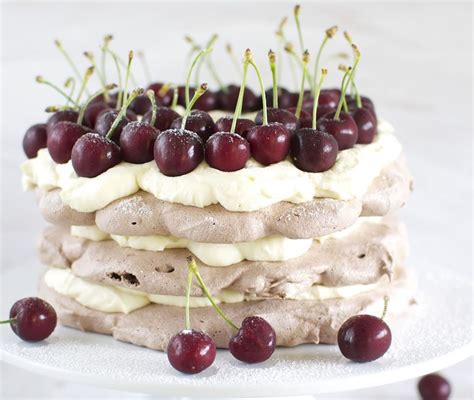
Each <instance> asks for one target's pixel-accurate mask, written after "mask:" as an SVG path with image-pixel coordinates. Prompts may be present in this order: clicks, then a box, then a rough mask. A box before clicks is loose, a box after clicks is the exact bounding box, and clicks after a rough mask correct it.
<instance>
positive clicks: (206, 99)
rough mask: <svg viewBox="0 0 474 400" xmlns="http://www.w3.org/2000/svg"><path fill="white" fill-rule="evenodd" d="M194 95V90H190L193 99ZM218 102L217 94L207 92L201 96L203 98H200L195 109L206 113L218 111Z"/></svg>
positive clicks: (210, 91)
mask: <svg viewBox="0 0 474 400" xmlns="http://www.w3.org/2000/svg"><path fill="white" fill-rule="evenodd" d="M193 95H194V90H190V97H191V98H192V97H193ZM218 101H219V99H218V95H217V93H216V92H213V91H212V90H207V91H206V92H204V93H203V94H202V95H201V97H199V99H197V101H196V103H195V104H194V108H195V109H196V110H201V111H206V112H207V111H212V110H216V109H217V108H218Z"/></svg>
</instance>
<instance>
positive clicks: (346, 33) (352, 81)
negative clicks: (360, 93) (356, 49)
mask: <svg viewBox="0 0 474 400" xmlns="http://www.w3.org/2000/svg"><path fill="white" fill-rule="evenodd" d="M344 38H345V39H346V41H347V42H348V43H349V44H350V45H351V46H352V45H353V44H354V42H353V41H352V37H351V35H350V34H349V32H347V31H344ZM354 81H355V73H354V79H351V94H353V93H354V92H356V90H357V89H356V87H355V82H354Z"/></svg>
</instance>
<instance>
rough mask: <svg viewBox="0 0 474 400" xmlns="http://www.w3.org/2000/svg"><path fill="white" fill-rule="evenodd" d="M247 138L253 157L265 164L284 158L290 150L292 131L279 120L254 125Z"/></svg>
mask: <svg viewBox="0 0 474 400" xmlns="http://www.w3.org/2000/svg"><path fill="white" fill-rule="evenodd" d="M247 140H248V142H249V143H250V152H251V154H252V157H253V158H255V160H257V161H258V162H259V163H261V164H263V165H270V164H275V163H277V162H280V161H282V160H284V159H285V158H286V156H287V155H288V152H289V150H290V132H289V131H288V129H286V128H285V126H284V125H283V124H280V123H279V122H273V123H271V124H268V125H257V126H254V127H253V128H252V129H250V131H249V132H248V134H247Z"/></svg>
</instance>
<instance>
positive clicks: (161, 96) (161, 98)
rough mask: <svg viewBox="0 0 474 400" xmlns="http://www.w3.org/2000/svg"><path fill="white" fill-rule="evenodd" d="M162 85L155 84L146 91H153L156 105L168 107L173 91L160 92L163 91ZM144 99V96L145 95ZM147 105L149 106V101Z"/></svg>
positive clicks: (169, 89) (171, 100)
mask: <svg viewBox="0 0 474 400" xmlns="http://www.w3.org/2000/svg"><path fill="white" fill-rule="evenodd" d="M164 85H165V84H164V83H160V82H155V83H152V84H150V85H149V86H148V88H147V90H153V91H154V92H155V96H156V97H155V99H156V104H158V105H159V106H163V107H169V106H170V105H171V103H172V102H173V95H174V93H173V89H171V88H168V90H166V91H165V92H164V93H162V92H161V89H163V86H164ZM145 97H146V95H145ZM148 104H150V100H148Z"/></svg>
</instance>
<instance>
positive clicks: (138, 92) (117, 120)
mask: <svg viewBox="0 0 474 400" xmlns="http://www.w3.org/2000/svg"><path fill="white" fill-rule="evenodd" d="M142 93H143V89H142V88H137V89H135V90H133V91H132V93H131V94H130V96H129V98H128V100H127V102H126V103H125V104H123V106H122V108H121V109H120V111H119V113H118V115H117V117H116V118H115V120H114V122H113V124H112V126H111V127H110V129H109V131H108V132H107V135H105V137H106V138H107V139H110V138H111V137H112V135H113V134H114V131H115V129H116V128H117V126H118V125H119V124H120V121H122V118H123V117H124V116H125V114H126V113H127V108H128V107H129V106H130V104H131V103H132V101H133V100H135V98H136V97H138V96H140V95H141V94H142Z"/></svg>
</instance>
